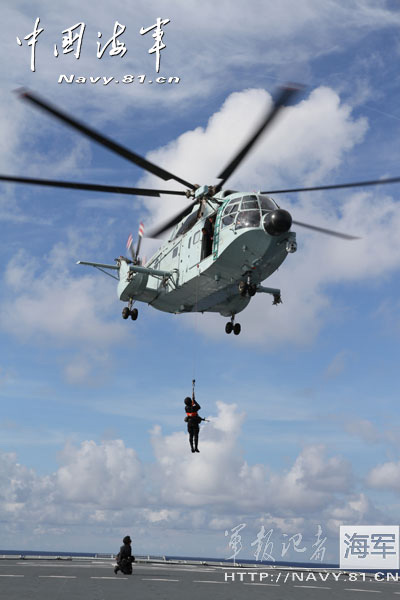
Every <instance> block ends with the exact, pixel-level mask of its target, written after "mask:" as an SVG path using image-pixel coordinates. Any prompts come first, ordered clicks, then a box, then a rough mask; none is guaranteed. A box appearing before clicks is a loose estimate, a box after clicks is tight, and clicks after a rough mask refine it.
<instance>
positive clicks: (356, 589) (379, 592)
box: [344, 588, 382, 594]
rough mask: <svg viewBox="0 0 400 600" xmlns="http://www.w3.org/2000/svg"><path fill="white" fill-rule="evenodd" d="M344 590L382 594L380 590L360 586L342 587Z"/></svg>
mask: <svg viewBox="0 0 400 600" xmlns="http://www.w3.org/2000/svg"><path fill="white" fill-rule="evenodd" d="M344 591H345V592H366V593H368V594H382V592H381V590H362V589H360V588H344Z"/></svg>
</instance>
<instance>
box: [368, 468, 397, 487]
mask: <svg viewBox="0 0 400 600" xmlns="http://www.w3.org/2000/svg"><path fill="white" fill-rule="evenodd" d="M366 482H367V484H368V485H369V486H371V487H373V488H376V489H381V490H391V491H393V492H397V493H398V492H399V491H400V461H397V462H396V461H390V462H386V463H383V464H381V465H377V466H376V467H374V468H373V469H371V471H370V472H369V473H368V475H367V478H366Z"/></svg>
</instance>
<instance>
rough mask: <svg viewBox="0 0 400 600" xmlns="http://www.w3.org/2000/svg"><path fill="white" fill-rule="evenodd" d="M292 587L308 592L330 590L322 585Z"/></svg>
mask: <svg viewBox="0 0 400 600" xmlns="http://www.w3.org/2000/svg"><path fill="white" fill-rule="evenodd" d="M293 587H298V588H308V589H310V590H331V589H332V588H330V587H326V586H323V585H294V586H293Z"/></svg>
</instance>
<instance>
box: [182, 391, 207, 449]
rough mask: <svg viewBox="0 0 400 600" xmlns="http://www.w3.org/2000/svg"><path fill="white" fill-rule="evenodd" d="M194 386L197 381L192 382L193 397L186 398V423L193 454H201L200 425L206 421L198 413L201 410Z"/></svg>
mask: <svg viewBox="0 0 400 600" xmlns="http://www.w3.org/2000/svg"><path fill="white" fill-rule="evenodd" d="M194 384H195V380H194V379H193V382H192V386H193V387H192V397H191V398H189V396H188V397H187V398H185V411H186V417H185V421H186V423H187V428H188V432H189V442H190V447H191V449H192V452H200V450H199V449H198V444H199V429H200V427H199V424H200V422H201V421H203V420H205V419H202V418H201V417H199V415H198V411H199V410H200V409H201V406H200V404H198V403H197V402H196V400H195V397H194Z"/></svg>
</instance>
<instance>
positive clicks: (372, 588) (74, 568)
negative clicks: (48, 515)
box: [0, 558, 400, 600]
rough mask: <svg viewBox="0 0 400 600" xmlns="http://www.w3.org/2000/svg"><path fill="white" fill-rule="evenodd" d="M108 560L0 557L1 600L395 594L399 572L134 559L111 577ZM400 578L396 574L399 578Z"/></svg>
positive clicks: (256, 599)
mask: <svg viewBox="0 0 400 600" xmlns="http://www.w3.org/2000/svg"><path fill="white" fill-rule="evenodd" d="M114 566H115V560H113V559H85V560H82V559H75V558H74V559H72V560H66V559H62V560H57V559H51V560H50V559H35V558H29V559H21V558H0V598H2V599H3V598H4V600H54V599H55V598H56V599H57V600H72V599H73V600H115V598H119V597H124V598H130V597H133V596H134V597H136V598H140V599H141V600H153V599H157V598H160V599H165V600H169V599H171V600H175V599H179V598H185V599H187V598H190V600H205V599H206V598H213V600H214V599H215V600H235V599H238V600H239V599H245V598H246V600H253V599H254V600H259V599H265V598H268V599H276V600H277V599H286V598H287V599H289V598H290V599H292V598H295V599H303V598H304V599H306V598H307V599H309V598H316V599H318V600H320V599H327V600H328V599H336V598H337V599H339V598H340V599H342V600H347V599H349V600H350V599H352V600H354V599H357V598H358V597H359V598H365V595H366V594H368V596H369V595H372V597H375V596H376V597H378V598H382V599H383V598H392V599H395V598H396V597H399V596H400V580H399V581H398V582H397V581H396V578H398V577H397V576H398V574H390V573H389V574H387V575H386V574H384V573H377V574H376V573H375V574H374V573H368V574H366V573H349V572H344V571H339V570H331V569H302V568H299V569H298V568H286V567H285V568H280V567H272V568H271V567H266V566H265V565H256V566H253V565H243V566H242V567H238V566H236V567H234V566H232V565H226V564H220V565H218V564H217V563H214V564H209V563H200V562H199V563H186V562H184V561H182V562H176V563H171V562H166V563H162V562H161V561H160V562H149V561H143V562H142V561H139V562H137V563H135V564H134V566H133V573H132V575H124V574H121V573H120V572H119V573H118V574H117V575H115V574H114V571H113V568H114ZM399 579H400V578H399Z"/></svg>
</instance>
